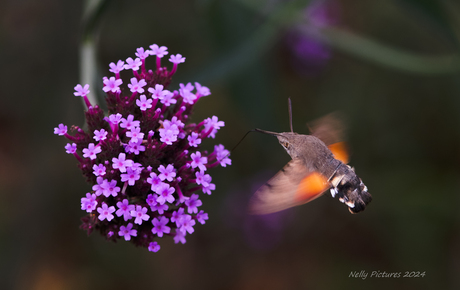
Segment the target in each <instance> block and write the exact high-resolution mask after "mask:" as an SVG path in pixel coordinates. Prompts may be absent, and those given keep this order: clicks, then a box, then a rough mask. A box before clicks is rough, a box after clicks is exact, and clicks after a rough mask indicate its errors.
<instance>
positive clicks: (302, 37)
mask: <svg viewBox="0 0 460 290" xmlns="http://www.w3.org/2000/svg"><path fill="white" fill-rule="evenodd" d="M339 12H340V11H339V4H338V3H337V2H336V1H334V0H315V1H312V2H311V3H310V5H308V6H307V7H306V8H305V11H304V18H305V21H303V22H301V23H300V24H298V25H296V26H294V27H293V28H292V29H291V31H289V32H288V34H287V37H286V42H287V44H288V48H289V50H290V51H291V53H292V60H291V63H292V65H293V66H294V68H295V69H296V70H297V71H298V72H299V73H302V74H313V75H314V74H316V73H318V72H320V71H321V70H322V69H323V68H324V66H325V65H326V64H327V62H328V61H329V59H330V58H331V48H330V47H329V46H328V44H327V43H324V42H322V41H320V40H318V37H315V35H316V36H317V35H320V34H321V28H324V27H327V26H330V25H335V24H337V23H338V22H339V14H340V13H339Z"/></svg>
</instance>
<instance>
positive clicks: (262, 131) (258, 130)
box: [227, 128, 279, 156]
mask: <svg viewBox="0 0 460 290" xmlns="http://www.w3.org/2000/svg"><path fill="white" fill-rule="evenodd" d="M251 132H259V133H264V134H268V135H274V136H277V135H279V133H276V132H271V131H266V130H262V129H258V128H256V129H253V130H249V131H248V132H246V134H244V136H243V138H241V139H240V141H238V143H236V145H235V146H234V147H233V148H232V150H230V152H229V153H228V154H227V156H229V155H230V153H232V152H233V151H235V149H236V147H238V145H240V143H241V142H243V140H244V138H246V136H248V134H249V133H251Z"/></svg>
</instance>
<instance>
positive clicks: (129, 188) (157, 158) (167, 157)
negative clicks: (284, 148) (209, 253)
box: [54, 44, 231, 252]
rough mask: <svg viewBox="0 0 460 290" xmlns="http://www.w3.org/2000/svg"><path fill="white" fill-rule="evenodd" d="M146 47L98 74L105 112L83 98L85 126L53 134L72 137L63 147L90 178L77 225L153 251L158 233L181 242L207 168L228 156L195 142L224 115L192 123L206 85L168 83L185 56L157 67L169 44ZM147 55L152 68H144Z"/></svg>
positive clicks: (198, 216)
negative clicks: (146, 48) (110, 74)
mask: <svg viewBox="0 0 460 290" xmlns="http://www.w3.org/2000/svg"><path fill="white" fill-rule="evenodd" d="M150 49H151V50H144V49H143V48H138V49H137V52H136V57H135V58H134V59H133V58H131V57H129V58H127V59H126V60H125V61H122V60H119V61H118V62H116V63H115V62H113V63H110V65H109V67H110V72H111V73H113V74H114V75H115V76H108V77H104V78H103V91H104V92H105V93H106V97H105V100H106V102H107V108H108V112H106V113H104V112H103V111H102V109H101V108H100V107H99V106H98V105H94V104H93V105H92V104H90V103H89V102H87V100H86V99H85V103H86V105H87V109H88V110H87V111H86V113H85V116H86V123H87V126H86V127H87V130H83V129H81V128H79V127H77V126H72V127H71V129H70V131H69V132H68V130H67V126H65V125H64V124H59V126H58V127H56V128H55V129H54V133H55V134H57V135H60V136H64V137H66V138H67V139H68V140H70V143H68V144H67V145H66V146H65V149H66V152H67V153H69V154H72V155H74V156H75V158H76V159H77V161H78V166H79V168H80V169H81V171H82V173H83V175H84V177H85V178H86V180H87V181H88V182H89V183H90V184H91V188H92V191H91V192H89V193H87V194H86V196H85V197H83V198H81V209H82V210H83V211H85V212H86V213H87V215H86V216H85V217H83V218H82V221H83V224H82V225H81V228H82V229H85V230H87V231H88V234H89V233H91V232H92V231H94V230H95V231H97V232H100V233H101V235H103V236H105V237H106V238H107V239H108V240H112V241H116V240H119V239H124V240H126V241H129V242H132V243H134V244H135V245H137V246H142V247H145V248H148V250H149V251H152V252H156V251H158V250H159V249H160V245H159V244H158V242H157V240H158V239H159V238H161V237H163V236H172V237H173V238H174V241H175V243H179V242H180V243H185V241H186V240H185V235H186V234H192V233H193V232H194V226H195V225H196V224H197V222H198V223H200V224H204V223H205V220H207V219H208V215H207V214H206V213H204V212H203V211H198V207H200V206H201V205H202V201H201V199H200V194H211V191H212V190H214V189H215V184H213V183H211V180H212V177H211V175H209V170H208V169H210V168H212V167H215V166H218V165H220V166H223V167H225V166H227V165H229V164H230V163H231V160H230V158H229V156H228V155H229V154H228V153H229V151H228V150H225V148H224V147H223V145H216V147H215V148H216V149H215V150H214V152H211V153H208V152H207V151H204V150H202V149H201V148H200V146H201V144H202V143H205V139H207V138H214V137H215V134H216V133H217V131H218V130H219V129H220V127H222V126H224V122H223V121H219V120H218V118H217V117H216V116H212V115H211V117H210V118H207V119H206V120H203V121H201V122H199V123H198V124H195V123H190V121H189V118H190V116H191V113H192V111H193V107H194V106H195V104H196V103H197V101H198V100H199V99H200V98H202V97H205V96H208V95H210V94H211V92H210V90H209V88H207V87H205V86H202V85H201V84H199V83H196V82H195V86H193V85H192V83H191V82H190V83H187V84H186V85H184V84H180V87H179V88H171V89H170V88H168V87H169V85H170V83H171V77H172V76H173V75H174V73H175V72H176V71H177V67H178V65H179V64H181V63H183V62H185V57H183V56H182V55H180V54H176V55H171V56H170V58H169V61H170V62H172V65H171V64H170V66H172V68H171V70H170V71H168V69H167V68H166V67H164V66H161V60H162V58H163V57H164V56H165V55H167V54H168V51H167V48H166V47H164V46H161V47H160V46H158V45H156V44H154V45H151V46H150ZM152 56H153V57H152ZM152 58H154V60H153V62H154V68H155V69H154V70H147V69H146V62H147V63H148V60H147V59H152ZM129 72H130V73H131V76H129V75H128V73H129ZM120 73H121V74H126V79H125V80H122V78H121V77H120ZM88 93H89V86H88V85H77V86H76V87H75V93H74V95H76V96H81V97H83V98H85V97H86V95H87V94H88Z"/></svg>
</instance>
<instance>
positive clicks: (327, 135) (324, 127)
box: [308, 112, 349, 164]
mask: <svg viewBox="0 0 460 290" xmlns="http://www.w3.org/2000/svg"><path fill="white" fill-rule="evenodd" d="M344 123H345V122H344V117H343V116H342V115H341V114H340V113H338V112H335V113H331V114H328V115H326V116H324V117H322V118H320V119H317V120H315V121H313V122H311V123H308V128H309V129H310V131H311V134H312V135H313V136H315V137H317V138H319V139H320V140H321V141H323V142H324V144H326V146H327V147H328V148H329V150H331V152H332V154H334V158H335V159H338V160H340V161H342V162H343V163H345V164H347V163H348V161H349V153H348V149H347V146H346V142H344V140H345V136H346V126H345V124H344Z"/></svg>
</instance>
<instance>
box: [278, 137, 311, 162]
mask: <svg viewBox="0 0 460 290" xmlns="http://www.w3.org/2000/svg"><path fill="white" fill-rule="evenodd" d="M304 137H305V135H299V134H297V133H292V132H284V133H280V134H278V135H276V138H278V142H280V144H281V146H283V148H284V149H285V150H286V152H287V153H288V154H289V155H290V156H291V158H293V159H294V158H296V157H298V156H301V153H300V152H298V150H299V149H300V148H302V143H303V140H302V139H303V138H304Z"/></svg>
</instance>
